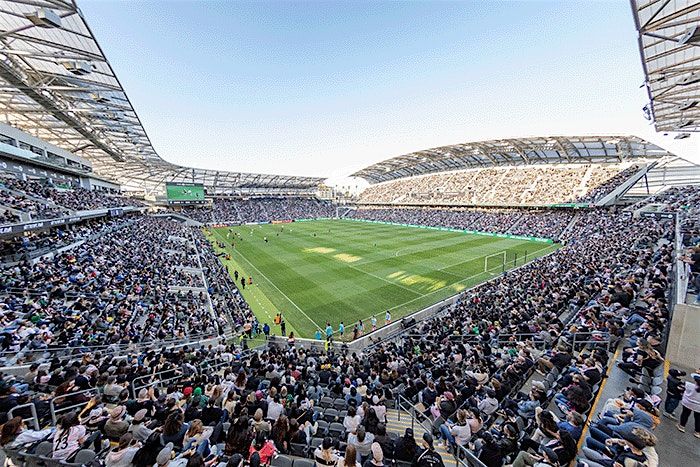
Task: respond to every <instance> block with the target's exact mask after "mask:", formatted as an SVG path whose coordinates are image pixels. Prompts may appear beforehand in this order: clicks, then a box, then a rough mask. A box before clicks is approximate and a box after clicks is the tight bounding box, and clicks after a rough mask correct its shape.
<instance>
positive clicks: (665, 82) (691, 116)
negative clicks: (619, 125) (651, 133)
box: [631, 0, 700, 136]
mask: <svg viewBox="0 0 700 467" xmlns="http://www.w3.org/2000/svg"><path fill="white" fill-rule="evenodd" d="M631 4H632V10H633V12H634V19H635V23H636V26H637V30H638V31H639V39H638V43H639V51H640V53H641V56H642V66H643V68H644V74H645V85H646V88H647V92H648V94H649V104H648V105H647V106H646V107H644V111H645V113H646V117H647V118H648V119H649V120H651V121H653V122H654V125H655V126H656V130H657V131H672V132H688V131H691V132H697V131H700V0H672V1H671V0H631ZM686 136H687V135H686Z"/></svg>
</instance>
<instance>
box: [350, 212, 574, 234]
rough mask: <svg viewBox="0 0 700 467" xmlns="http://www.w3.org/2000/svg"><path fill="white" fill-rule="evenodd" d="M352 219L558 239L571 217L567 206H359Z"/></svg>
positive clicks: (571, 213) (571, 214)
mask: <svg viewBox="0 0 700 467" xmlns="http://www.w3.org/2000/svg"><path fill="white" fill-rule="evenodd" d="M351 216H352V217H353V218H355V219H365V220H372V221H382V222H393V223H398V224H412V225H428V226H434V227H449V228H453V229H460V230H475V231H479V232H491V233H504V234H505V233H509V234H513V235H528V236H533V237H543V238H553V239H558V238H559V236H560V235H561V234H562V232H563V231H564V229H566V227H567V226H568V225H569V223H570V222H571V220H572V219H573V216H574V214H573V212H572V211H570V210H560V209H547V210H537V211H533V210H527V209H488V210H487V209H466V208H463V209H458V208H451V209H439V208H393V209H387V208H376V209H373V208H368V207H366V208H360V209H357V210H356V211H354V212H353V213H352V214H351Z"/></svg>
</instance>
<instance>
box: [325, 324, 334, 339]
mask: <svg viewBox="0 0 700 467" xmlns="http://www.w3.org/2000/svg"><path fill="white" fill-rule="evenodd" d="M332 335H333V326H331V323H330V322H329V321H326V338H330V337H331V336H332Z"/></svg>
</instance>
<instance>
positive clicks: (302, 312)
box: [217, 233, 322, 330]
mask: <svg viewBox="0 0 700 467" xmlns="http://www.w3.org/2000/svg"><path fill="white" fill-rule="evenodd" d="M217 235H218V233H217ZM219 236H220V235H219ZM236 253H238V255H239V256H240V257H241V258H243V260H245V262H246V263H248V264H249V265H250V267H251V268H253V269H255V270H256V271H258V274H260V275H261V276H262V277H263V279H265V280H266V281H267V282H268V283H269V284H270V285H271V286H272V287H274V288H275V289H277V291H278V292H279V293H281V294H282V295H283V296H284V298H286V299H287V300H288V301H289V303H291V304H292V305H294V307H295V308H296V309H297V310H299V311H300V312H301V314H302V315H304V316H305V317H306V319H308V320H309V321H311V322H312V323H313V325H314V326H316V328H317V329H321V327H320V326H319V325H318V324H316V321H314V320H312V319H311V318H310V317H309V315H307V314H306V313H305V312H304V310H302V309H301V308H299V306H298V305H297V304H296V303H294V302H293V301H292V299H291V298H289V297H288V296H287V294H286V293H284V292H282V291H281V290H280V289H279V287H277V286H276V285H275V284H274V283H273V282H272V281H271V280H270V279H268V278H267V276H266V275H265V274H263V273H262V272H260V269H258V268H256V267H255V265H254V264H253V263H251V262H250V261H248V258H246V257H245V256H244V255H243V253H241V252H240V251H239V250H237V251H236ZM321 330H322V329H321Z"/></svg>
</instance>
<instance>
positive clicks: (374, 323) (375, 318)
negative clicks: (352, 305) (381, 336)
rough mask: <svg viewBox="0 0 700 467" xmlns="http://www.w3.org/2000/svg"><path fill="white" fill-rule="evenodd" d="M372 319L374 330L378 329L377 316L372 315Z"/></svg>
mask: <svg viewBox="0 0 700 467" xmlns="http://www.w3.org/2000/svg"><path fill="white" fill-rule="evenodd" d="M370 321H371V322H372V331H376V330H377V317H376V316H372V319H371V320H370Z"/></svg>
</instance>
